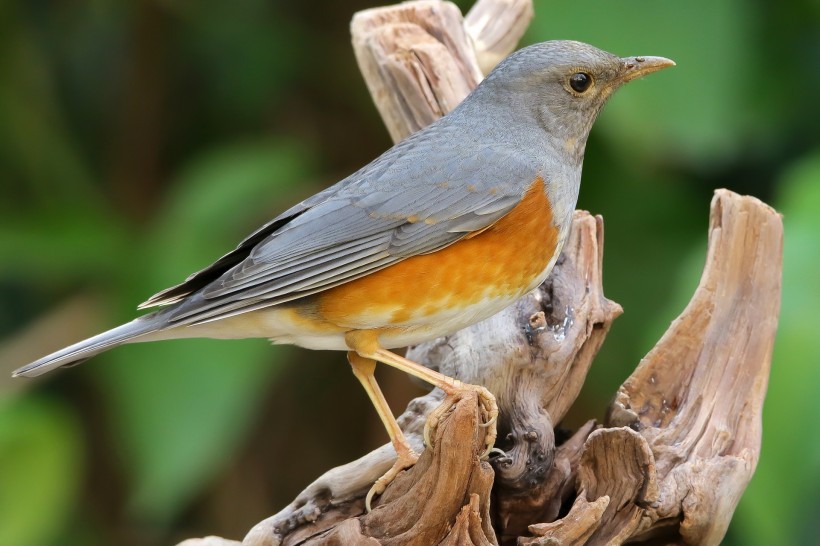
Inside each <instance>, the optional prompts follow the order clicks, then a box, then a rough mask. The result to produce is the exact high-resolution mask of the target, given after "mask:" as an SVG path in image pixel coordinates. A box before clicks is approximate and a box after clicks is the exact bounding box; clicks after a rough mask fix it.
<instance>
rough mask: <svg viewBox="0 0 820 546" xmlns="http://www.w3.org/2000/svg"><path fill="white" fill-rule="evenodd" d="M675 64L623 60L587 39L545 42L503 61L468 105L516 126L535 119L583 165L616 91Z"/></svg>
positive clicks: (484, 115) (498, 121) (658, 59)
mask: <svg viewBox="0 0 820 546" xmlns="http://www.w3.org/2000/svg"><path fill="white" fill-rule="evenodd" d="M674 65H675V63H674V62H673V61H671V60H669V59H665V58H663V57H647V56H643V57H624V58H621V57H617V56H615V55H613V54H611V53H607V52H606V51H602V50H600V49H598V48H596V47H593V46H591V45H589V44H585V43H582V42H575V41H566V40H556V41H549V42H542V43H539V44H535V45H532V46H529V47H526V48H523V49H521V50H519V51H517V52H515V53H513V54H512V55H510V56H509V57H507V58H506V59H505V60H504V61H503V62H501V64H499V65H498V66H497V67H496V68H495V70H493V71H492V72H491V73H490V74H489V75H488V76H487V78H486V79H485V80H484V81H483V82H482V83H481V85H480V86H479V87H478V88H476V90H475V91H474V92H473V94H472V95H471V97H470V99H469V101H465V103H466V104H465V105H464V109H465V110H469V111H472V113H473V114H475V113H476V112H479V113H481V117H482V118H483V119H487V118H488V117H489V118H496V119H495V120H490V121H491V122H492V121H495V122H496V125H497V126H506V127H511V128H514V129H515V130H524V129H527V130H532V129H533V128H532V127H531V125H532V124H533V123H535V124H536V125H537V126H538V127H539V128H541V129H543V130H544V131H545V132H546V134H547V136H548V137H549V140H551V141H553V143H554V144H556V145H558V147H559V149H561V150H562V151H563V152H565V153H568V155H569V156H570V157H571V158H573V156H574V159H575V160H576V161H577V162H578V163H580V161H581V159H582V158H583V153H584V147H585V144H586V139H587V137H588V135H589V131H590V129H591V128H592V124H593V123H594V122H595V119H596V117H597V116H598V113H599V112H600V111H601V109H602V108H603V106H604V104H605V103H606V101H607V99H608V98H609V97H610V96H611V95H612V93H613V92H614V91H615V90H616V89H618V88H619V87H620V86H622V85H623V84H625V83H626V82H629V81H631V80H634V79H635V78H639V77H641V76H644V75H646V74H650V73H652V72H657V71H658V70H662V69H664V68H667V67H670V66H674ZM465 113H467V112H465Z"/></svg>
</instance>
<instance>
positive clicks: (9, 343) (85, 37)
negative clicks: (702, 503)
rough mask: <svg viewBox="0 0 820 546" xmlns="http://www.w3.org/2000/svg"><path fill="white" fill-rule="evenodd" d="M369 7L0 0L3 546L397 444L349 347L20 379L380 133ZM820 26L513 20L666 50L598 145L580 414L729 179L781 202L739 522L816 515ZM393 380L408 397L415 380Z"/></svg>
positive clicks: (613, 5)
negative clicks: (590, 343) (767, 337)
mask: <svg viewBox="0 0 820 546" xmlns="http://www.w3.org/2000/svg"><path fill="white" fill-rule="evenodd" d="M376 5H383V4H382V3H381V2H373V1H371V2H366V1H364V0H321V1H319V0H317V1H313V2H292V1H291V2H285V1H263V0H234V1H232V2H224V1H223V2H216V1H199V2H192V1H179V0H165V1H157V0H154V1H151V0H146V1H143V2H109V1H105V0H96V1H88V0H85V1H83V0H77V1H73V2H72V1H68V2H43V1H25V2H23V1H18V2H13V1H9V2H2V3H0V544H2V545H17V546H26V545H57V544H59V545H65V544H71V545H103V544H120V545H131V544H135V545H136V544H147V545H160V544H171V543H174V541H177V540H181V539H183V538H187V537H192V536H202V535H206V534H219V535H223V536H228V537H234V538H240V537H242V536H243V534H244V532H245V531H247V530H248V529H249V528H250V526H252V525H253V524H254V523H256V522H257V521H259V520H261V519H263V518H264V517H266V516H268V515H270V514H272V513H274V512H276V511H278V510H279V509H280V508H282V507H283V506H284V505H285V504H287V503H288V502H289V501H290V500H292V498H293V497H294V496H295V495H296V494H297V493H298V492H299V491H300V490H301V489H302V488H303V487H304V486H305V485H307V484H308V483H309V482H310V481H311V480H312V479H314V478H315V477H316V476H318V475H319V474H320V473H321V472H322V471H324V470H326V469H328V468H330V467H331V466H334V465H338V464H341V463H344V462H347V461H348V460H351V459H352V458H354V457H357V456H359V455H361V454H363V453H365V452H366V451H368V450H369V449H371V448H373V447H375V446H377V445H380V444H381V443H383V442H385V441H386V438H385V434H384V432H383V431H382V430H381V428H380V424H379V422H378V419H377V418H376V415H375V413H374V412H373V410H372V409H371V408H370V407H369V404H368V402H367V400H366V397H365V396H364V394H363V392H362V391H361V389H360V387H359V386H358V384H357V382H356V380H355V379H354V378H353V375H352V374H351V373H350V372H349V370H348V366H347V364H346V362H345V361H344V357H343V356H342V355H341V354H339V353H318V352H308V351H303V350H299V349H293V348H280V347H277V348H271V347H269V346H268V344H267V343H266V342H265V341H262V340H256V341H241V342H220V341H199V340H195V341H179V342H167V343H161V344H147V345H144V346H142V345H134V346H129V347H125V348H122V349H119V350H117V351H113V352H111V353H107V354H105V355H104V356H101V357H99V358H97V359H95V360H94V361H93V363H91V364H89V365H86V366H82V367H80V368H77V369H74V370H71V371H65V372H61V373H55V374H52V375H49V376H47V377H45V378H43V379H42V380H38V381H26V380H11V379H10V377H9V374H10V372H11V370H12V369H14V368H15V367H17V366H19V365H21V364H23V363H25V362H27V361H29V360H31V359H33V358H35V357H38V356H41V355H42V354H44V353H46V352H48V351H50V350H52V349H56V348H58V347H60V346H62V345H65V344H67V343H69V342H73V341H76V340H77V339H79V338H81V337H84V336H86V335H89V334H93V333H96V332H97V331H99V330H102V329H104V328H107V327H110V326H112V325H114V324H117V323H119V322H121V321H124V320H126V319H129V318H130V317H131V316H132V314H133V312H134V307H135V304H136V303H138V302H140V301H143V300H144V299H146V298H147V297H148V296H149V295H151V294H152V293H154V292H156V291H158V290H160V289H162V288H165V287H166V286H169V285H171V284H174V283H176V282H178V281H180V280H181V279H183V278H184V277H185V276H186V275H187V274H188V273H190V272H191V271H194V270H196V269H198V268H200V267H202V266H204V265H206V264H208V263H210V261H211V260H213V259H215V258H217V257H219V256H220V255H221V254H222V253H224V252H226V251H227V250H228V249H230V248H232V246H233V245H235V244H236V243H237V242H238V241H239V239H241V238H242V237H243V236H244V235H246V234H247V233H248V232H249V231H250V230H252V229H253V228H255V227H257V226H258V225H259V224H261V223H263V222H264V221H266V220H267V219H269V218H270V217H272V216H274V215H275V214H277V213H278V212H280V211H281V210H283V209H284V208H286V207H288V206H289V205H291V204H293V203H294V202H296V201H298V200H300V199H302V198H304V197H306V196H308V195H310V194H311V193H313V192H315V191H317V190H319V189H321V188H323V187H325V186H327V185H329V184H331V183H333V182H335V181H336V180H338V179H340V178H342V177H343V176H345V175H347V174H349V173H350V172H352V171H353V170H355V169H356V168H358V167H359V166H361V165H362V164H364V163H366V162H367V161H369V160H371V159H372V158H374V157H375V156H376V155H378V154H379V153H380V152H381V151H383V150H384V149H386V148H387V147H388V146H389V145H390V142H389V139H388V137H387V134H386V131H385V130H384V128H383V127H382V124H381V121H380V119H379V117H378V115H377V114H376V112H375V110H374V108H373V106H372V104H371V101H370V98H369V96H368V94H367V91H366V89H365V86H364V84H363V82H362V81H361V78H360V76H359V73H358V70H357V68H356V65H355V61H354V58H353V54H352V51H351V47H350V45H349V36H348V22H349V20H350V18H351V16H352V14H353V13H354V12H355V11H356V10H359V9H363V8H366V7H373V6H376ZM460 5H461V7H462V8H466V7H468V6H469V5H470V2H460ZM819 21H820V4H818V2H817V1H816V0H792V1H790V2H765V1H763V0H759V1H756V2H752V1H748V0H747V1H741V0H726V1H724V2H711V1H706V0H696V1H691V2H671V1H666V0H665V1H648V0H644V1H639V0H629V1H620V0H618V1H615V0H595V1H593V0H589V1H586V2H572V3H570V2H558V1H544V0H538V1H537V2H536V19H535V21H534V22H533V24H532V26H531V27H530V30H529V33H528V35H527V38H526V41H527V42H535V41H541V40H546V39H554V38H572V39H580V40H584V41H588V42H591V43H593V44H595V45H598V46H600V47H602V48H605V49H608V50H610V51H612V52H615V53H618V54H621V55H636V54H645V55H663V56H667V57H671V58H673V59H675V60H676V61H677V62H678V66H677V67H676V68H675V69H673V70H669V71H665V72H663V73H661V74H658V75H653V76H652V77H651V78H647V79H646V80H642V81H640V82H637V83H633V84H630V85H629V86H628V87H627V88H626V89H624V90H623V91H621V92H620V93H619V94H618V95H617V96H616V97H614V99H613V100H612V101H611V103H610V105H609V106H608V107H607V109H606V110H605V112H604V113H603V114H602V116H601V118H600V120H599V122H598V124H597V125H596V127H595V129H594V131H593V134H592V137H591V138H590V141H589V146H588V150H587V159H586V165H585V172H584V183H583V188H582V191H581V198H580V203H579V207H581V208H586V209H588V210H591V211H593V212H595V213H600V214H603V215H604V217H605V219H606V257H605V272H606V279H605V287H606V291H607V295H608V296H609V297H610V298H612V299H614V300H615V301H618V302H619V303H621V304H622V305H623V306H624V308H625V310H626V313H625V314H624V315H623V316H622V317H621V318H619V319H618V320H617V321H616V323H615V326H614V327H613V329H612V332H611V334H610V335H609V338H608V339H607V341H606V343H605V345H604V347H603V349H602V351H601V354H600V356H599V357H598V359H597V360H596V362H595V365H594V367H593V369H592V372H591V375H590V378H589V381H588V385H587V387H586V389H585V391H584V393H583V395H582V397H581V399H580V400H579V402H578V404H577V406H576V408H575V410H574V412H573V419H574V420H575V422H577V421H579V420H581V419H583V418H586V417H590V416H601V415H602V414H603V410H604V408H605V406H606V404H607V403H608V401H609V399H610V397H611V395H612V393H613V392H614V391H615V389H616V388H617V386H618V385H619V384H620V383H621V382H622V381H623V379H624V378H625V377H626V376H627V375H628V374H629V372H630V370H631V369H632V368H634V366H635V364H636V363H637V362H638V360H639V359H640V358H641V356H643V355H644V354H645V353H646V351H647V350H648V349H649V348H650V347H651V346H652V345H653V344H654V342H655V341H656V340H657V339H658V337H659V336H660V335H661V333H662V332H663V331H664V330H665V329H666V327H667V326H668V324H669V322H670V320H672V319H673V318H674V317H675V316H676V314H677V313H679V312H680V311H681V310H682V309H683V306H684V305H685V302H686V301H687V300H688V298H689V296H690V295H691V293H692V291H693V289H694V287H695V286H696V284H697V279H698V277H699V273H700V268H701V267H702V264H703V260H704V256H705V246H706V227H707V218H708V210H709V202H710V199H711V195H712V191H713V190H714V189H715V188H719V187H728V188H730V189H732V190H734V191H737V192H740V193H745V194H752V195H755V196H757V197H760V198H761V199H763V200H765V201H767V202H768V203H770V204H772V205H773V206H775V207H776V208H777V209H778V210H779V211H781V212H782V213H783V214H784V222H785V226H786V248H785V264H784V279H783V306H782V312H781V317H780V330H779V334H778V339H777V343H776V347H775V355H774V360H773V364H772V375H771V383H770V388H769V396H768V398H767V400H766V408H765V415H764V444H763V451H762V456H761V460H760V464H759V466H758V470H757V473H756V475H755V478H754V480H753V481H752V483H751V485H750V486H749V489H748V491H747V493H746V495H745V496H744V498H743V500H742V501H741V504H740V507H739V508H738V511H737V514H736V516H735V519H734V521H733V523H732V526H731V528H730V531H729V535H728V536H727V539H726V543H727V544H752V545H756V544H759V545H772V544H809V543H814V542H815V540H816V537H817V536H818V533H820V523H818V522H819V521H820V520H818V518H817V514H818V513H820V508H819V507H820V440H819V439H818V438H820V435H818V434H817V425H816V419H817V416H819V415H820V397H818V396H817V395H816V392H815V391H816V390H817V388H818V387H820V366H819V364H820V335H817V333H816V332H815V329H816V313H817V309H820V289H818V283H817V280H818V274H817V270H818V268H819V267H820V250H818V248H819V246H818V235H820V135H819V134H818V125H819V124H820V106H818V105H820V100H818V97H820V25H819V24H818V22H819ZM812 272H814V273H812ZM812 279H814V280H812ZM380 373H381V374H382V375H381V377H382V378H383V381H384V383H385V385H386V390H387V391H388V398H389V399H390V400H391V403H394V408H395V410H396V411H397V412H398V411H400V410H401V409H402V408H403V407H404V404H405V403H406V401H407V400H408V399H409V398H410V397H412V396H414V395H417V394H419V393H420V391H419V390H418V389H417V388H416V387H415V386H413V385H412V384H411V383H410V382H409V381H408V380H407V379H406V378H404V377H403V376H402V375H401V374H396V373H391V372H384V371H380Z"/></svg>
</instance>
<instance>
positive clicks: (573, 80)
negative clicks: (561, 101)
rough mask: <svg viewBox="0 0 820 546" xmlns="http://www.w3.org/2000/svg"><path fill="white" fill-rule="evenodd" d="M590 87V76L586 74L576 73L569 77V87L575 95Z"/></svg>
mask: <svg viewBox="0 0 820 546" xmlns="http://www.w3.org/2000/svg"><path fill="white" fill-rule="evenodd" d="M590 85H592V76H590V75H589V74H587V73H586V72H576V73H575V74H573V75H572V76H570V77H569V86H570V87H572V90H573V91H575V92H576V93H583V92H584V91H586V90H587V89H589V86H590Z"/></svg>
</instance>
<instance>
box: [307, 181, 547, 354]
mask: <svg viewBox="0 0 820 546" xmlns="http://www.w3.org/2000/svg"><path fill="white" fill-rule="evenodd" d="M559 235H560V230H559V227H558V226H557V225H556V224H555V221H554V218H553V213H552V208H551V206H550V202H549V199H548V197H547V194H546V192H545V188H544V182H543V180H541V179H540V178H538V179H536V180H535V181H534V182H533V183H532V184H531V186H530V187H529V189H528V190H527V192H526V193H525V195H524V198H523V199H522V201H521V203H520V204H519V205H517V206H516V207H515V208H514V209H513V210H512V211H511V212H509V213H508V214H507V215H505V216H504V217H503V218H502V219H500V220H498V221H497V222H496V223H494V224H493V225H491V226H489V227H488V228H486V229H484V230H482V231H480V232H476V233H472V234H469V235H467V236H466V237H465V238H464V239H461V240H460V241H458V242H456V243H454V244H452V245H450V246H448V247H446V248H443V249H441V250H439V251H437V252H433V253H430V254H423V255H418V256H413V257H411V258H407V259H405V260H403V261H401V262H399V263H397V264H395V265H393V266H390V267H388V268H386V269H383V270H380V271H378V272H376V273H372V274H370V275H367V276H366V277H363V278H360V279H357V280H354V281H351V282H348V283H346V284H343V285H341V286H338V287H335V288H332V289H330V290H327V291H325V292H322V293H321V294H318V295H317V296H315V297H313V298H311V299H310V301H307V302H305V305H304V308H302V309H299V308H293V309H292V312H293V313H296V314H297V315H299V316H300V318H301V319H307V320H310V321H311V322H312V323H313V324H314V326H315V327H316V328H317V329H320V330H321V329H325V328H327V329H329V330H339V331H342V330H344V331H346V330H351V329H380V330H383V331H384V335H383V338H384V339H382V342H383V343H384V345H385V346H391V345H397V344H398V345H404V344H408V343H413V342H419V341H423V340H424V339H429V338H430V337H435V336H438V335H443V334H446V333H450V332H453V331H455V330H458V329H460V328H462V327H464V326H467V325H469V324H472V323H474V322H477V321H478V320H482V319H483V318H486V317H488V316H490V315H492V314H494V313H496V312H498V311H499V310H501V309H503V308H504V307H506V306H507V305H509V304H510V303H512V302H513V301H515V300H516V299H518V298H519V297H521V296H522V295H523V294H524V293H526V292H527V291H528V290H531V289H532V288H534V287H535V286H536V285H537V284H538V283H539V282H540V281H541V280H543V278H544V277H546V275H547V273H548V272H549V269H551V266H552V264H553V263H554V258H555V256H556V254H557V251H556V249H557V247H558V244H559ZM316 333H317V334H319V332H318V331H317V332H316ZM389 338H396V339H395V340H394V341H393V342H391V340H390V339H389Z"/></svg>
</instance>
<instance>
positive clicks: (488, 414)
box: [424, 381, 498, 459]
mask: <svg viewBox="0 0 820 546" xmlns="http://www.w3.org/2000/svg"><path fill="white" fill-rule="evenodd" d="M443 390H444V392H445V393H446V394H447V396H446V397H445V398H444V401H443V402H442V403H441V404H440V405H439V406H438V407H437V408H436V409H434V410H433V411H432V412H430V415H428V416H427V422H426V423H425V425H424V443H425V445H426V446H427V447H432V446H433V442H432V438H433V431H435V429H436V428H437V427H438V424H439V422H440V421H441V419H442V418H443V417H444V416H445V415H446V414H447V413H448V412H449V411H450V410H451V409H453V407H454V406H455V405H456V404H457V403H458V402H459V401H460V400H461V397H462V396H463V395H464V393H466V392H475V393H476V394H477V395H478V403H479V407H480V408H481V421H482V422H481V425H479V426H481V427H484V428H486V429H487V434H486V436H485V437H484V445H485V446H486V449H485V450H484V452H483V453H482V454H481V456H480V458H481V459H483V458H484V457H486V456H487V455H488V454H489V453H490V451H491V450H492V449H493V445H495V439H496V436H497V434H498V431H497V429H496V421H498V404H497V403H496V401H495V396H493V393H491V392H490V391H488V390H487V389H486V388H484V387H482V386H479V385H469V384H465V383H461V382H460V381H456V382H455V384H453V385H452V386H450V388H448V389H443Z"/></svg>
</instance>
